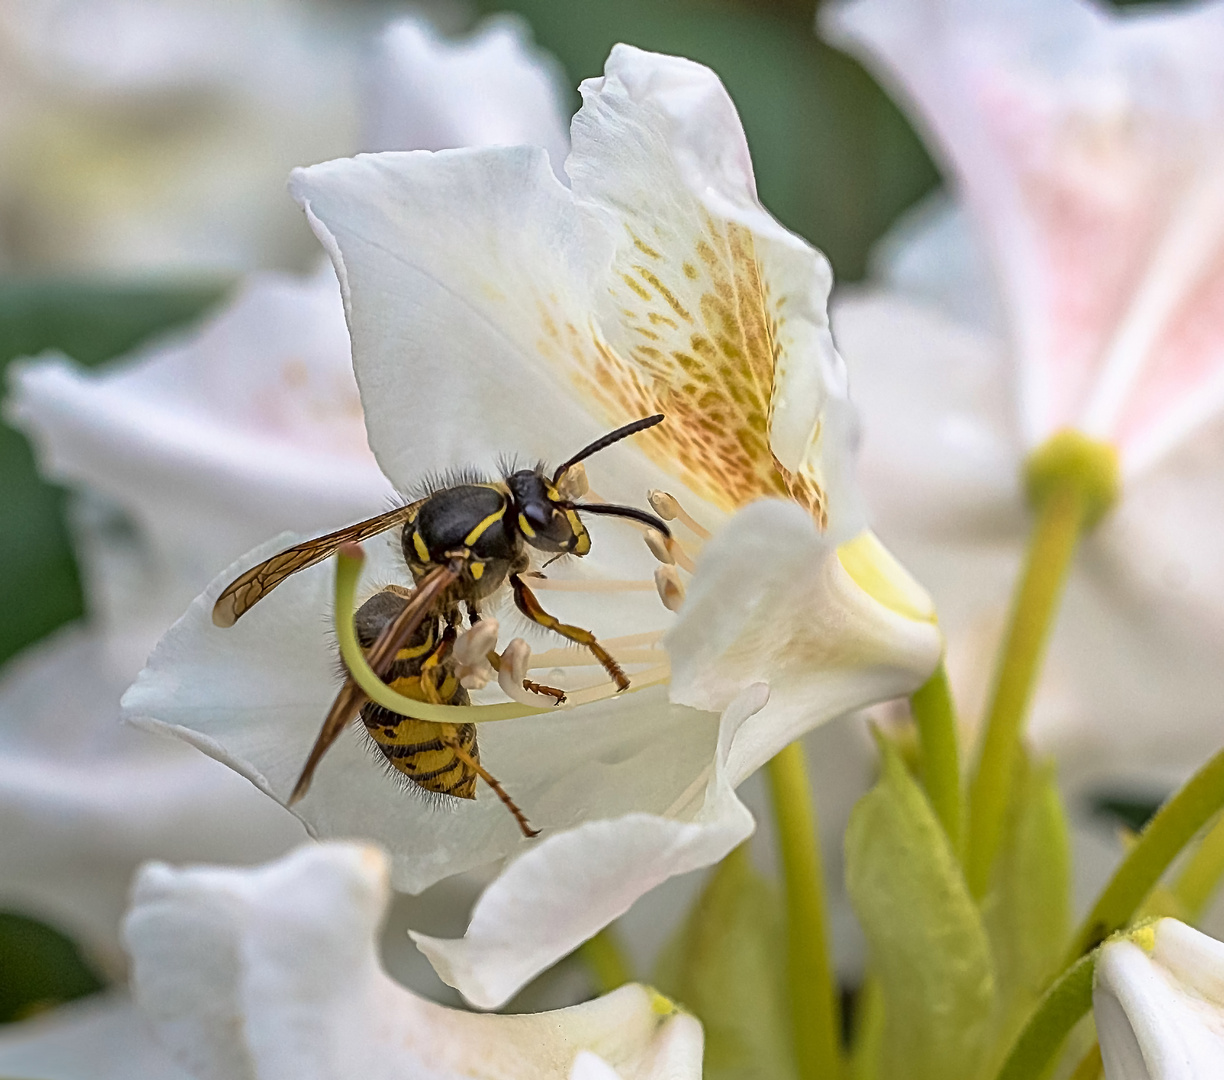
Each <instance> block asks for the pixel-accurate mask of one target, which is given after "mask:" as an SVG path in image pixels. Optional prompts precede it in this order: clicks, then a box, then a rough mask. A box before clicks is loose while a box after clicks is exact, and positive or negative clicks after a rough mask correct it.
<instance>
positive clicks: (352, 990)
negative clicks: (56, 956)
mask: <svg viewBox="0 0 1224 1080" xmlns="http://www.w3.org/2000/svg"><path fill="white" fill-rule="evenodd" d="M387 899H388V886H387V878H386V864H385V860H384V859H383V857H382V855H381V853H380V852H379V851H378V850H377V849H376V848H371V847H360V846H357V845H351V844H331V845H323V846H318V847H315V846H312V847H307V848H303V849H301V850H299V851H297V852H295V853H294V854H293V855H291V856H289V857H288V858H286V859H284V860H282V861H281V862H279V863H274V864H272V865H270V866H268V867H265V868H261V869H258V870H253V871H238V870H226V869H209V868H202V869H193V870H172V869H170V868H169V867H166V866H159V865H153V866H150V867H148V868H146V870H145V871H144V872H143V874H142V876H141V878H140V881H139V882H138V884H137V887H136V890H135V892H134V895H133V907H132V911H131V913H130V915H129V917H128V922H127V930H126V933H127V940H128V945H129V948H130V949H131V952H132V956H133V968H134V987H135V995H136V999H137V1002H138V1003H139V1005H140V1006H141V1008H142V1009H143V1011H144V1012H145V1013H146V1014H148V1015H149V1017H150V1018H151V1020H152V1022H153V1023H154V1025H155V1028H156V1030H157V1033H158V1035H159V1037H160V1038H161V1039H162V1040H163V1042H165V1044H166V1045H167V1046H168V1047H170V1048H171V1049H172V1050H173V1052H174V1053H175V1055H176V1056H177V1057H178V1058H179V1059H180V1060H181V1061H183V1062H184V1063H185V1064H187V1065H188V1067H189V1068H190V1069H191V1071H192V1073H193V1075H195V1076H197V1077H199V1078H200V1080H212V1078H216V1080H232V1078H234V1077H238V1076H243V1077H251V1078H253V1080H290V1078H294V1080H330V1078H333V1077H334V1078H336V1080H340V1078H342V1077H350V1076H356V1075H359V1076H363V1077H370V1078H371V1080H378V1078H384V1077H385V1078H388V1080H390V1078H399V1077H403V1078H405V1080H407V1078H409V1077H411V1078H412V1080H429V1078H432V1077H437V1078H438V1080H442V1078H446V1080H451V1078H456V1080H459V1078H472V1080H476V1078H488V1080H493V1078H494V1077H510V1076H514V1077H517V1076H523V1077H524V1078H525V1077H527V1076H531V1077H533V1078H534V1077H541V1078H544V1077H554V1078H556V1080H565V1078H566V1077H568V1076H569V1073H570V1069H571V1066H572V1064H573V1062H574V1059H575V1057H576V1056H577V1055H578V1053H580V1052H581V1051H582V1050H594V1051H595V1052H596V1053H598V1054H599V1056H600V1057H601V1058H603V1059H604V1060H605V1061H606V1062H608V1063H609V1065H610V1066H611V1067H612V1068H614V1069H616V1070H617V1072H619V1073H620V1075H621V1076H623V1077H624V1078H625V1080H650V1078H652V1077H658V1078H659V1080H665V1078H670V1077H673V1076H677V1077H678V1076H693V1077H696V1076H698V1075H699V1074H700V1055H699V1054H697V1056H696V1060H695V1061H690V1063H689V1068H688V1069H687V1070H685V1071H684V1072H677V1073H667V1072H664V1071H662V1070H659V1069H656V1068H655V1067H653V1062H652V1059H653V1058H655V1057H656V1056H662V1057H666V1050H667V1047H668V1044H669V1043H672V1042H674V1041H675V1039H676V1036H675V1035H673V1034H672V1031H671V1029H672V1028H673V1027H675V1026H677V1025H679V1026H680V1028H681V1029H683V1028H684V1027H685V1026H686V1024H692V1021H686V1018H682V1017H677V1016H675V1015H674V1014H670V1015H669V1010H668V1009H666V1008H665V1009H662V1010H660V1009H658V1008H656V1004H657V1001H658V999H657V995H653V994H652V993H651V992H649V991H647V990H645V989H644V988H642V987H638V986H627V987H624V988H622V989H621V990H619V991H617V992H616V993H614V994H610V995H608V996H606V997H604V998H600V999H598V1000H596V1001H592V1002H588V1003H587V1004H585V1005H579V1006H575V1007H574V1008H572V1009H564V1010H561V1011H559V1012H553V1013H540V1014H536V1015H533V1016H496V1017H483V1016H476V1015H473V1014H471V1013H466V1012H461V1011H457V1010H452V1009H446V1008H443V1007H442V1006H438V1005H434V1004H432V1003H430V1002H428V1001H425V1000H423V999H421V998H417V997H415V996H414V995H412V994H411V993H409V992H408V991H406V990H404V989H403V988H402V987H400V986H398V985H396V984H395V983H393V982H392V981H391V980H390V979H389V978H388V977H387V976H386V974H385V973H384V972H383V971H381V970H380V968H379V966H378V961H377V953H376V950H375V941H376V934H377V930H378V925H379V922H380V920H381V918H382V915H383V912H384V909H385V906H386V903H387ZM677 1034H679V1036H680V1037H681V1039H683V1038H684V1037H685V1035H686V1033H685V1032H684V1031H683V1030H681V1031H680V1032H678V1033H677ZM689 1041H690V1044H691V1034H690V1035H689Z"/></svg>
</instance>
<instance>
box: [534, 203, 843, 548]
mask: <svg viewBox="0 0 1224 1080" xmlns="http://www.w3.org/2000/svg"><path fill="white" fill-rule="evenodd" d="M629 235H630V237H631V238H632V240H633V244H632V246H630V245H629V244H626V245H625V246H624V248H623V249H622V250H621V251H620V253H619V255H618V258H617V263H618V265H617V270H616V277H615V278H614V279H613V281H614V282H616V281H623V282H624V286H625V287H624V288H621V287H619V286H617V285H615V284H614V286H613V289H612V293H613V295H614V298H615V301H616V304H617V307H618V309H619V314H620V315H621V316H622V317H623V320H624V323H623V326H622V327H603V328H601V327H598V326H596V325H594V323H593V322H592V323H591V324H590V325H589V327H588V330H587V334H588V335H589V336H584V335H582V334H579V333H577V332H571V333H570V334H569V335H562V336H561V337H560V339H559V340H556V344H557V345H558V346H560V348H561V349H562V350H563V354H562V355H560V356H558V355H557V354H556V353H555V351H554V349H553V348H552V347H551V342H548V341H542V342H541V349H542V351H544V352H545V354H546V355H553V356H555V358H556V359H557V360H558V361H559V362H561V363H562V364H563V365H564V366H565V367H566V368H567V369H568V370H569V371H570V372H571V373H573V372H574V364H575V361H577V365H578V372H577V379H578V381H579V383H580V385H581V388H582V390H583V392H584V393H587V394H590V395H591V396H593V397H594V398H595V399H596V400H599V401H601V402H603V404H604V407H605V411H606V413H607V415H608V418H609V420H610V421H612V422H616V423H620V422H622V421H623V420H626V419H629V418H632V417H638V416H646V415H649V414H650V413H654V412H661V413H664V414H665V415H666V416H667V422H666V423H665V424H661V425H659V426H658V427H656V428H652V429H650V430H649V431H646V432H643V433H642V434H641V435H640V436H638V437H637V438H636V439H635V444H636V445H639V446H641V447H642V449H643V450H645V451H646V452H647V453H648V454H649V455H650V456H651V457H652V458H654V459H655V460H656V461H658V462H659V463H660V464H661V465H663V466H664V467H665V468H666V469H667V470H668V471H669V472H673V473H678V474H679V475H680V476H681V477H682V479H684V481H685V482H686V483H687V484H688V485H689V486H691V487H692V488H693V489H694V490H695V491H697V492H699V493H700V494H701V495H702V496H703V497H705V498H707V499H709V500H710V501H711V502H712V503H714V504H715V505H717V506H720V507H723V508H724V509H726V510H728V511H732V510H735V509H736V508H738V507H740V506H743V505H744V504H745V503H748V502H751V501H752V500H754V499H757V498H761V497H762V496H775V497H783V498H786V497H789V498H791V499H794V500H795V501H797V502H799V503H800V504H801V505H803V506H804V507H806V508H807V509H808V511H809V512H810V513H811V514H812V516H813V517H814V518H815V519H816V521H817V523H818V524H819V525H820V527H821V528H824V527H825V526H826V524H827V511H826V506H825V495H824V492H823V490H822V489H821V487H820V486H819V484H818V483H817V482H816V481H814V480H812V479H810V478H808V477H806V476H800V475H798V474H792V473H789V472H788V471H787V470H786V469H784V468H782V467H781V466H780V465H779V463H778V462H777V461H776V460H775V459H774V457H773V454H772V452H771V450H770V446H769V419H770V410H771V400H772V394H773V386H774V371H775V368H776V366H777V362H778V346H777V340H778V330H779V327H780V326H781V324H782V319H781V316H780V314H779V309H780V307H781V304H774V303H773V302H772V301H771V297H770V294H769V288H768V285H767V283H766V281H765V280H764V278H763V277H762V273H761V267H760V265H759V264H758V261H757V257H756V248H755V244H754V241H753V236H752V233H751V232H750V231H749V230H748V229H747V228H745V227H743V226H741V225H737V224H734V223H729V222H717V221H715V220H714V219H713V218H711V217H710V215H709V214H703V228H702V230H701V231H700V233H698V234H697V235H696V236H695V237H693V236H688V237H687V238H672V239H673V241H674V242H667V240H666V238H663V237H660V243H659V244H658V245H657V246H655V245H651V246H650V250H649V251H648V252H643V247H644V245H643V243H642V242H641V241H639V240H638V238H637V237H636V236H635V235H634V234H633V232H632V231H630V233H629ZM682 241H683V246H682V247H681V246H680V245H681V243H682ZM678 247H679V250H680V252H681V254H682V255H685V254H686V255H687V256H688V257H687V258H676V257H675V256H674V254H673V253H674V252H675V251H676V250H677V248H678ZM642 253H645V254H647V255H649V256H650V258H651V263H650V265H644V264H643V263H642V262H641V254H642ZM567 329H568V330H570V331H573V327H572V326H571V327H567ZM601 329H602V331H603V332H601ZM622 329H623V330H624V331H626V332H625V333H623V334H622V333H617V332H616V331H620V330H622ZM548 336H549V338H553V335H552V334H551V332H550V333H549V335H548ZM610 339H611V340H610ZM613 341H615V344H613ZM592 346H593V348H592Z"/></svg>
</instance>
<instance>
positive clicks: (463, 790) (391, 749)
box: [361, 694, 480, 799]
mask: <svg viewBox="0 0 1224 1080" xmlns="http://www.w3.org/2000/svg"><path fill="white" fill-rule="evenodd" d="M466 696H467V695H466V694H465V695H464V697H466ZM455 704H457V705H458V704H465V703H464V702H455ZM361 719H362V721H363V722H364V723H365V726H366V731H368V732H369V734H370V738H372V739H373V740H374V745H375V746H377V747H378V749H379V750H380V751H381V752H382V754H383V756H384V757H385V758H386V759H387V761H388V762H390V764H391V765H392V766H393V767H394V768H395V769H396V770H397V771H398V772H401V773H403V774H404V775H405V776H406V777H408V779H409V780H411V781H412V782H413V783H414V784H417V785H419V786H420V787H423V788H425V790H427V791H436V792H438V793H439V794H442V795H454V796H455V797H456V798H459V799H474V798H476V771H475V770H474V769H473V768H472V767H471V766H470V765H468V764H467V762H465V761H463V760H462V759H460V757H459V756H458V755H457V754H456V753H455V750H454V747H452V746H449V745H447V743H446V742H444V741H443V740H444V739H445V740H449V739H456V740H458V743H459V746H460V748H461V749H462V750H463V751H464V752H466V753H467V754H469V755H470V756H471V758H472V760H474V761H479V760H480V754H479V751H478V750H477V748H476V725H475V724H435V723H432V722H431V721H429V720H414V719H412V718H411V717H407V716H397V715H396V714H395V713H391V712H388V711H387V710H386V709H382V708H379V707H378V706H377V705H367V706H366V707H365V708H364V709H362V710H361Z"/></svg>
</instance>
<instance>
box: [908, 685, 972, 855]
mask: <svg viewBox="0 0 1224 1080" xmlns="http://www.w3.org/2000/svg"><path fill="white" fill-rule="evenodd" d="M910 711H911V712H912V713H913V715H914V722H915V723H916V724H917V725H918V760H919V776H920V777H921V779H922V785H923V787H925V788H926V793H927V798H928V799H930V800H931V807H932V809H934V811H935V815H936V816H937V817H938V818H939V820H940V822H941V823H942V824H943V827H944V832H945V833H947V834H948V841H949V843H950V844H951V845H952V850H953V851H955V852H957V853H958V854H959V853H960V850H961V784H960V750H959V748H958V745H957V731H956V706H955V704H954V703H953V701H952V690H951V687H949V685H948V672H947V669H946V668H945V667H944V665H943V664H942V663H940V665H939V667H938V668H936V669H935V674H934V675H932V676H931V677H930V678H929V679H928V680H927V681H926V682H925V683H924V684H923V685H922V686H920V687H919V688H918V689H917V690H916V691H915V692H914V696H913V697H911V698H910Z"/></svg>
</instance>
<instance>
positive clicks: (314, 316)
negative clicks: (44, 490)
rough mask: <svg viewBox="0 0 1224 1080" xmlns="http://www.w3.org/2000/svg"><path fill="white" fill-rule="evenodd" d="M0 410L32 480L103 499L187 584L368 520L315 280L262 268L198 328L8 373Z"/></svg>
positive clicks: (338, 320)
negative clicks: (26, 454)
mask: <svg viewBox="0 0 1224 1080" xmlns="http://www.w3.org/2000/svg"><path fill="white" fill-rule="evenodd" d="M7 411H8V415H9V417H10V418H11V419H12V420H13V422H14V423H15V424H17V425H18V426H19V427H21V428H22V429H23V430H25V431H26V432H28V433H29V434H30V435H31V437H32V439H33V440H34V443H35V445H36V447H37V450H38V454H39V459H40V462H39V464H40V467H41V469H42V471H43V472H44V474H45V475H47V476H49V477H51V478H54V479H57V480H60V481H63V482H67V483H71V484H83V485H88V486H89V487H90V488H92V489H93V490H95V491H98V492H102V493H103V494H105V495H106V496H108V497H110V498H112V499H114V500H116V501H117V502H118V503H119V504H120V505H121V506H122V507H123V508H124V509H126V510H127V511H128V512H129V513H130V514H131V515H132V516H133V517H134V518H135V519H136V521H137V523H138V525H139V526H140V528H141V529H142V531H143V533H144V535H145V537H146V539H147V541H148V542H149V543H150V544H151V545H152V548H153V552H154V558H155V565H156V566H157V567H158V568H160V569H162V570H165V569H167V568H168V569H170V570H171V571H172V572H175V573H177V574H178V575H179V576H180V577H181V578H182V579H184V580H185V581H186V582H187V585H188V587H190V588H191V589H192V590H193V591H194V590H195V589H198V588H199V587H200V585H201V583H202V582H204V581H206V580H208V579H209V578H210V577H211V576H212V575H213V574H214V573H215V572H216V569H217V567H218V566H220V565H222V564H223V563H226V562H229V561H232V560H233V559H234V558H236V557H237V556H238V555H239V554H241V553H242V552H243V551H244V550H246V549H248V548H249V547H251V546H252V545H254V544H256V543H258V542H259V541H261V540H262V539H264V538H265V537H267V536H268V535H269V534H271V533H274V532H278V531H280V530H282V529H285V528H289V527H293V528H298V529H315V528H319V529H320V530H321V529H323V528H325V527H334V526H336V525H340V524H344V523H345V522H347V521H350V520H353V519H356V518H360V517H365V516H368V515H369V514H373V513H377V512H378V511H379V510H380V509H382V508H383V506H384V505H385V501H386V498H387V495H388V494H389V493H390V490H391V489H390V487H389V485H388V484H387V482H386V481H385V479H384V478H383V477H382V476H381V475H380V473H379V472H378V469H377V467H376V466H375V464H374V462H373V460H372V459H371V457H370V454H369V450H368V449H367V447H366V445H365V431H364V427H363V424H362V418H361V408H360V402H359V401H358V398H357V394H356V388H355V387H354V385H353V378H352V373H351V366H350V361H349V350H348V338H347V333H346V331H345V327H344V322H343V309H342V306H341V304H340V299H339V296H338V295H337V289H336V284H335V280H334V278H333V276H332V275H331V273H330V272H328V271H326V270H323V271H321V272H320V273H318V274H316V275H315V276H313V277H310V278H292V277H288V276H285V275H272V274H269V275H264V276H257V277H255V278H253V279H252V280H251V281H250V283H249V284H248V285H246V286H245V287H244V288H243V290H242V291H241V293H240V294H239V295H238V297H237V298H236V299H235V300H234V301H233V302H232V303H231V304H229V305H227V307H225V308H224V309H223V310H222V311H221V312H220V313H219V314H217V315H215V316H213V317H211V318H210V319H209V320H208V321H207V322H206V323H205V324H204V325H203V326H202V327H201V328H200V329H199V330H195V331H190V332H188V333H187V334H185V335H182V336H180V337H179V338H178V339H176V340H174V341H172V342H170V343H168V344H159V345H154V346H152V347H151V348H149V349H147V350H145V351H143V352H141V353H138V354H136V355H135V356H133V357H130V358H128V359H126V360H123V361H120V362H119V363H117V364H115V365H112V366H110V367H108V368H106V369H103V370H101V371H89V370H84V369H81V368H77V367H75V366H74V365H72V364H71V363H69V362H68V361H67V360H65V359H63V358H60V357H57V358H44V359H40V360H37V361H33V362H29V363H27V364H25V365H22V366H20V367H19V368H17V369H16V372H15V375H14V376H13V394H12V397H11V398H10V403H9V406H8V410H7Z"/></svg>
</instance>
